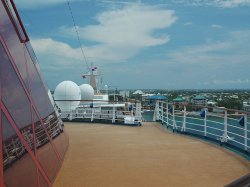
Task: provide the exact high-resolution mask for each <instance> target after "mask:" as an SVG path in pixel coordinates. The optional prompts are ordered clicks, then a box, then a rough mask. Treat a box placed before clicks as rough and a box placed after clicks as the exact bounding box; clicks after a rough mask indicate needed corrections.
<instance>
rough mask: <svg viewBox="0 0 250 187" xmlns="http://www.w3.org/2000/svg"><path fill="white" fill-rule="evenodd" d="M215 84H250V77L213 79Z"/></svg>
mask: <svg viewBox="0 0 250 187" xmlns="http://www.w3.org/2000/svg"><path fill="white" fill-rule="evenodd" d="M212 83H214V84H249V83H250V80H249V79H243V80H242V79H239V78H238V79H236V80H213V82H212Z"/></svg>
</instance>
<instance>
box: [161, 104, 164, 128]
mask: <svg viewBox="0 0 250 187" xmlns="http://www.w3.org/2000/svg"><path fill="white" fill-rule="evenodd" d="M163 116H164V115H163V102H161V124H163Z"/></svg>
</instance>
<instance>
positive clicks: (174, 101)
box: [173, 96, 187, 105]
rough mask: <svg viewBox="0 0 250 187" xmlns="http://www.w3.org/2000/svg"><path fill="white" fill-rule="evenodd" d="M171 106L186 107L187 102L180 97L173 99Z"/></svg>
mask: <svg viewBox="0 0 250 187" xmlns="http://www.w3.org/2000/svg"><path fill="white" fill-rule="evenodd" d="M173 104H175V105H186V104H187V101H186V99H184V98H183V97H182V96H178V97H176V98H175V99H173Z"/></svg>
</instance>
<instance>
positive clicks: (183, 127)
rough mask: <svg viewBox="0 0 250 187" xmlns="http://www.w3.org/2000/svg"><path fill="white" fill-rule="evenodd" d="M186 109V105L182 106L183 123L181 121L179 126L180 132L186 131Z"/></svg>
mask: <svg viewBox="0 0 250 187" xmlns="http://www.w3.org/2000/svg"><path fill="white" fill-rule="evenodd" d="M186 111H187V109H186V106H184V111H183V112H184V113H183V123H182V127H181V131H182V132H185V131H186V115H187V113H186Z"/></svg>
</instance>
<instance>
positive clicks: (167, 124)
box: [166, 103, 168, 128]
mask: <svg viewBox="0 0 250 187" xmlns="http://www.w3.org/2000/svg"><path fill="white" fill-rule="evenodd" d="M166 112H167V128H168V103H167V111H166Z"/></svg>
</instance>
